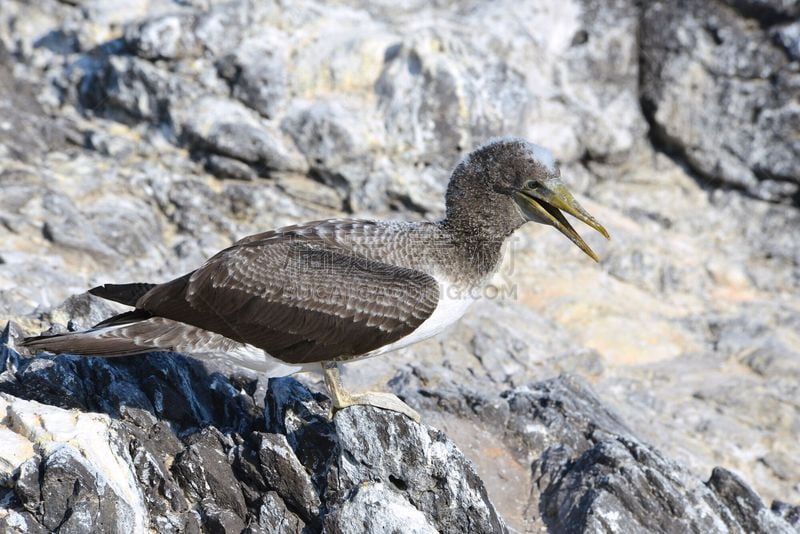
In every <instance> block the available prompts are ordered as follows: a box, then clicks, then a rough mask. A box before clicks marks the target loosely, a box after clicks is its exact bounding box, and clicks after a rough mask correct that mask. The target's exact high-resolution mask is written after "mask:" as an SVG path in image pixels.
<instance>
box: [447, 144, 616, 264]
mask: <svg viewBox="0 0 800 534" xmlns="http://www.w3.org/2000/svg"><path fill="white" fill-rule="evenodd" d="M446 203H447V219H448V220H449V221H451V223H452V224H454V225H455V226H457V227H459V228H461V229H462V230H465V231H467V232H470V233H473V234H481V233H483V234H484V235H488V236H492V237H497V238H504V237H506V236H508V235H509V234H511V232H513V231H514V230H516V229H517V228H519V227H520V226H522V225H523V224H524V223H526V222H529V221H533V222H537V223H540V224H547V225H550V226H554V227H555V228H556V229H558V231H559V232H561V233H562V234H564V235H565V236H567V238H569V240H570V241H572V242H573V243H575V244H576V245H577V246H578V247H579V248H580V249H581V250H582V251H584V252H585V253H586V254H588V255H589V256H590V257H591V258H592V259H594V260H595V261H598V258H597V255H596V254H595V253H594V251H592V249H591V248H589V245H587V244H586V242H585V241H584V240H583V239H582V238H581V236H580V235H578V232H576V231H575V229H574V228H573V227H572V225H571V224H570V223H569V221H567V219H566V218H565V217H564V214H563V213H562V212H566V213H569V214H570V215H572V216H573V217H575V218H576V219H578V220H580V221H582V222H584V223H586V224H587V225H589V226H590V227H592V228H594V229H595V230H597V231H598V232H600V233H601V234H603V235H604V236H605V237H606V238H608V237H609V235H608V232H607V231H606V229H605V228H603V226H602V225H601V224H600V223H599V222H597V220H596V219H595V218H594V217H592V216H591V215H589V213H588V212H587V211H586V210H585V209H583V207H581V205H580V204H578V202H577V201H576V200H575V198H573V196H572V193H570V192H569V190H568V189H567V187H566V186H565V185H564V183H563V182H562V181H561V171H560V170H559V168H558V164H557V163H556V161H555V159H554V158H553V155H552V154H551V153H550V151H549V150H547V149H546V148H543V147H541V146H539V145H534V144H533V143H529V142H527V141H525V140H524V139H520V138H502V139H495V140H492V141H489V142H488V143H486V144H484V145H482V146H481V147H479V148H477V149H476V150H475V151H473V152H472V153H470V154H469V155H468V156H466V157H465V158H464V160H463V161H461V163H459V165H458V166H457V167H456V168H455V170H454V171H453V175H452V177H451V179H450V184H449V186H448V189H447V199H446Z"/></svg>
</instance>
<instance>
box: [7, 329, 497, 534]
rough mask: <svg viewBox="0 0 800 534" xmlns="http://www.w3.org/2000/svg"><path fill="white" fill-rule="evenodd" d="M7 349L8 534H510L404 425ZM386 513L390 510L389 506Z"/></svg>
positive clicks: (245, 388) (466, 472)
mask: <svg viewBox="0 0 800 534" xmlns="http://www.w3.org/2000/svg"><path fill="white" fill-rule="evenodd" d="M4 336H5V337H4V339H3V345H2V361H0V364H2V365H0V367H2V368H3V369H4V371H3V373H2V374H0V407H1V408H2V410H0V412H2V414H3V419H2V433H3V442H4V447H3V450H2V451H0V459H1V460H2V473H0V475H1V476H2V489H1V490H0V491H2V493H3V506H2V510H0V525H2V530H3V531H4V532H9V531H16V532H51V531H56V530H57V531H59V532H98V531H99V532H143V531H145V530H147V529H152V530H157V531H159V532H187V531H188V532H198V531H201V530H202V531H208V532H237V533H238V532H242V531H247V532H298V533H299V532H319V531H321V530H323V529H324V530H325V531H326V532H352V531H353V529H356V530H359V531H367V532H372V531H383V530H385V529H389V530H392V531H398V530H402V531H403V532H454V533H455V532H464V531H468V532H503V531H505V530H506V529H505V526H504V524H503V521H502V519H500V517H499V516H498V515H497V513H496V511H495V509H494V507H493V506H492V504H491V502H490V500H489V497H488V495H487V493H486V488H485V487H484V485H483V483H482V482H481V480H480V478H479V477H478V476H477V474H476V473H475V469H474V467H473V465H472V463H471V462H470V461H469V460H467V459H466V458H465V457H464V455H463V454H462V453H461V452H460V451H459V450H458V449H457V448H456V446H455V445H454V444H453V443H452V441H450V440H449V439H447V437H446V436H445V435H444V434H442V433H441V432H439V431H437V430H435V429H433V428H430V427H426V426H423V425H420V424H417V423H415V422H413V421H411V420H410V419H408V418H406V417H405V416H403V415H400V414H396V413H393V412H386V411H383V410H379V409H376V408H371V407H356V408H352V409H348V410H344V411H342V412H340V413H337V414H336V417H335V418H334V419H332V420H331V419H329V410H330V403H329V401H328V399H326V398H325V397H323V396H321V395H319V394H316V393H311V392H310V391H309V390H308V389H306V388H305V387H304V386H302V385H301V384H300V383H298V382H297V381H295V380H294V379H291V378H286V379H274V380H271V381H270V382H269V385H268V387H267V389H266V391H261V392H260V394H261V395H260V396H261V397H262V398H264V397H266V399H267V403H266V407H265V408H263V409H262V406H261V405H258V404H256V402H255V399H254V397H255V396H256V395H255V394H256V392H257V389H256V388H257V384H256V382H255V381H254V380H239V381H237V380H236V379H232V378H230V377H226V376H223V375H221V374H219V373H212V374H208V373H207V372H206V371H205V370H204V369H203V368H202V367H201V366H200V364H198V363H197V362H192V361H191V360H188V359H186V358H184V357H183V356H180V355H178V354H169V353H163V354H153V355H148V356H144V357H141V358H121V359H116V360H102V359H93V358H90V359H87V358H80V357H72V356H59V357H57V358H35V359H21V358H20V356H19V355H18V354H17V353H16V351H14V350H13V349H12V348H10V347H9V346H8V345H7V344H6V343H7V342H8V336H9V329H8V327H7V328H6V332H5V334H4ZM378 504H379V505H380V506H377V510H376V505H378Z"/></svg>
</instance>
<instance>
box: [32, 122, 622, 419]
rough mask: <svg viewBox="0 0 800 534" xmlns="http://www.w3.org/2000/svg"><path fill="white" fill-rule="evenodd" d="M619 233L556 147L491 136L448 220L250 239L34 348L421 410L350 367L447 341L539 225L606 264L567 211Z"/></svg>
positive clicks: (315, 228) (469, 165)
mask: <svg viewBox="0 0 800 534" xmlns="http://www.w3.org/2000/svg"><path fill="white" fill-rule="evenodd" d="M564 213H567V214H569V215H571V216H573V217H575V218H576V219H577V220H579V221H582V222H583V223H585V224H586V225H588V226H589V227H591V228H593V229H594V230H596V231H598V232H599V233H601V234H602V235H603V236H605V237H606V238H607V239H608V238H609V234H608V232H607V231H606V229H605V228H604V227H603V226H602V225H601V224H600V223H599V222H598V221H597V220H596V219H595V218H594V217H593V216H591V215H590V214H589V213H588V212H587V211H586V210H585V209H584V208H583V207H581V205H580V204H579V203H578V202H577V201H576V200H575V198H574V197H573V195H572V194H571V193H570V191H569V190H568V189H567V187H566V186H565V185H564V183H563V182H562V180H561V172H560V167H559V165H558V164H557V162H556V160H555V158H554V157H553V154H552V153H551V152H550V151H549V150H548V149H546V148H544V147H542V146H539V145H536V144H533V143H531V142H528V141H527V140H525V139H523V138H519V137H503V138H496V139H491V140H489V141H487V142H486V143H484V144H482V145H481V146H479V147H477V148H476V149H475V150H473V151H472V152H471V153H469V154H467V155H466V156H465V157H463V158H462V159H461V161H460V162H458V164H457V165H456V166H455V168H454V170H453V171H452V174H451V176H450V180H449V183H448V186H447V189H446V192H445V215H444V217H443V218H442V219H440V220H437V221H375V220H366V219H327V220H319V221H313V222H308V223H304V224H296V225H291V226H286V227H282V228H278V229H274V230H270V231H266V232H263V233H259V234H255V235H251V236H248V237H245V238H243V239H241V240H239V241H237V242H235V243H234V244H233V245H231V246H230V247H228V248H226V249H224V250H222V251H220V252H218V253H217V254H215V255H214V256H212V257H211V258H209V259H208V260H207V261H206V262H205V263H204V264H203V265H202V266H200V267H199V268H198V269H196V270H194V271H192V272H190V273H187V274H185V275H183V276H180V277H178V278H175V279H174V280H171V281H168V282H165V283H160V284H154V283H126V284H105V285H102V286H98V287H95V288H92V289H90V290H89V293H91V294H93V295H96V296H98V297H102V298H104V299H108V300H112V301H116V302H119V303H121V304H125V305H128V306H131V307H133V309H132V310H130V311H126V312H123V313H120V314H118V315H115V316H113V317H111V318H109V319H106V320H104V321H102V322H100V323H98V324H97V325H95V326H93V327H92V328H90V329H88V330H85V331H81V332H69V333H63V334H56V335H42V336H36V337H29V338H25V339H24V340H23V342H22V343H21V345H22V346H25V347H27V348H28V349H29V350H30V351H32V352H35V351H47V352H50V353H56V354H59V353H69V354H76V355H83V356H102V357H115V356H129V355H135V354H144V353H148V352H152V351H174V352H178V353H183V354H187V355H189V356H193V357H196V358H199V359H205V358H223V359H224V360H225V361H227V362H230V363H232V364H235V365H238V366H241V367H245V368H248V369H251V370H254V371H257V372H259V373H263V374H264V375H266V376H268V377H277V376H286V375H290V374H293V373H296V372H299V371H309V370H311V371H319V370H321V371H322V374H323V379H324V383H325V385H326V386H327V389H328V391H329V393H330V398H331V401H332V402H331V404H332V410H334V411H336V410H341V409H344V408H347V407H349V406H352V405H357V404H366V405H372V406H375V407H378V408H384V409H388V410H392V411H395V412H399V413H402V414H405V415H407V416H408V417H410V418H411V419H413V420H415V421H419V414H417V412H416V411H414V410H413V409H412V408H411V407H409V406H408V405H406V404H405V403H404V402H402V401H401V400H400V399H399V398H398V397H396V396H394V395H393V394H390V393H386V392H375V391H371V392H364V393H353V392H351V391H349V390H348V389H347V388H346V387H345V385H344V384H343V382H342V379H341V375H340V365H341V364H344V363H347V362H351V361H355V360H360V359H363V358H368V357H374V356H378V355H383V354H386V353H389V352H391V351H394V350H397V349H399V348H402V347H407V346H409V345H411V344H414V343H417V342H419V341H422V340H424V339H427V338H430V337H432V336H435V335H437V334H439V333H440V332H442V331H443V330H445V329H446V328H447V327H448V326H450V325H452V324H453V323H455V322H456V321H458V319H460V318H461V317H462V316H463V315H464V313H465V312H466V311H467V309H468V308H469V307H470V305H471V304H472V303H473V302H474V301H475V300H477V299H478V298H479V296H480V294H481V290H482V289H483V288H485V287H486V286H487V285H488V284H489V281H490V279H491V277H492V275H493V274H494V273H495V271H496V270H497V269H498V267H499V266H500V264H501V262H502V258H503V255H504V252H505V250H506V248H507V247H506V246H505V244H506V243H507V242H508V238H509V237H510V236H511V235H512V234H513V233H514V232H515V231H516V230H517V229H519V228H520V227H521V226H523V225H524V224H526V223H528V222H536V223H539V224H544V225H549V226H553V227H555V228H556V229H557V230H558V231H559V232H560V233H562V234H563V235H564V236H566V237H567V238H568V239H569V240H570V241H572V242H573V243H574V244H575V245H576V246H577V247H578V248H580V249H581V250H582V251H583V252H584V253H586V254H587V255H588V256H590V257H591V258H592V259H594V260H595V261H599V259H598V257H597V255H596V254H595V253H594V251H592V249H591V248H590V247H589V246H588V245H587V244H586V242H585V241H584V240H583V239H582V238H581V236H580V235H579V234H578V233H577V232H576V231H575V229H574V228H573V227H572V225H571V224H570V222H569V221H568V220H567V219H566V217H565V216H564Z"/></svg>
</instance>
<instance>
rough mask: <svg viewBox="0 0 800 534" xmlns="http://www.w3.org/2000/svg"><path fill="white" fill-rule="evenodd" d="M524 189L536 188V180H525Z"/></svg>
mask: <svg viewBox="0 0 800 534" xmlns="http://www.w3.org/2000/svg"><path fill="white" fill-rule="evenodd" d="M525 189H536V182H535V181H533V180H528V181H527V182H525Z"/></svg>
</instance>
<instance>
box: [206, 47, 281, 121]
mask: <svg viewBox="0 0 800 534" xmlns="http://www.w3.org/2000/svg"><path fill="white" fill-rule="evenodd" d="M284 40H285V36H282V35H278V34H261V35H259V36H258V38H255V39H248V40H246V41H244V42H243V43H241V45H240V46H239V47H237V49H236V51H235V52H233V53H232V54H230V55H227V56H225V57H223V58H222V59H220V60H219V61H218V62H217V69H218V71H219V73H220V76H222V77H223V78H225V79H226V80H227V81H228V83H229V84H230V85H231V87H232V88H233V96H234V97H235V98H238V99H239V100H240V101H241V102H242V103H244V104H245V105H247V106H249V107H251V108H253V109H254V110H256V111H257V112H259V113H260V114H261V115H263V116H264V117H266V118H274V116H275V114H276V112H277V111H278V110H279V109H280V107H282V105H283V101H284V99H285V97H286V91H287V85H288V80H287V72H286V71H287V67H286V64H285V55H286V47H285V45H284V44H283V43H284Z"/></svg>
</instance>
